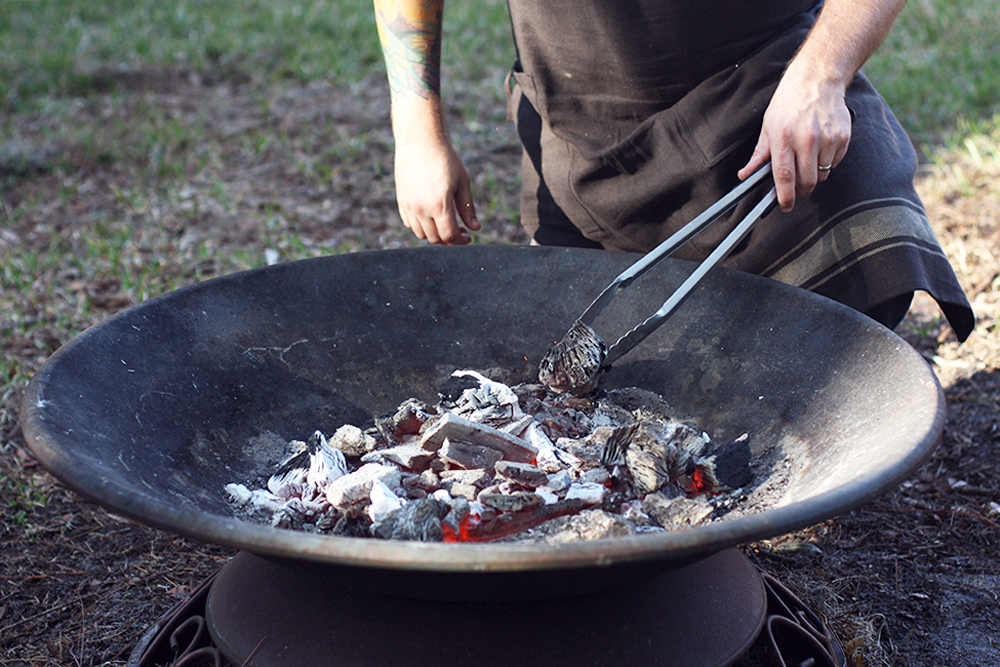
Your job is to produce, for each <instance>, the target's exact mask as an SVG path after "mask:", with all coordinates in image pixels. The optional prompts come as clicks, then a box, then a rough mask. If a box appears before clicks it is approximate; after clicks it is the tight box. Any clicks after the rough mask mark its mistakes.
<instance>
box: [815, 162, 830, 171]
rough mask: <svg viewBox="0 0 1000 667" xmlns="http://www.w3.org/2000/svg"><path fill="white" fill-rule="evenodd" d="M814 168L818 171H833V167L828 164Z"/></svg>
mask: <svg viewBox="0 0 1000 667" xmlns="http://www.w3.org/2000/svg"><path fill="white" fill-rule="evenodd" d="M816 168H817V169H819V170H820V171H830V170H831V169H833V165H832V164H828V165H822V164H821V165H819V166H818V167H816Z"/></svg>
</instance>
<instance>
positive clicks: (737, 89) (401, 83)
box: [375, 0, 974, 340]
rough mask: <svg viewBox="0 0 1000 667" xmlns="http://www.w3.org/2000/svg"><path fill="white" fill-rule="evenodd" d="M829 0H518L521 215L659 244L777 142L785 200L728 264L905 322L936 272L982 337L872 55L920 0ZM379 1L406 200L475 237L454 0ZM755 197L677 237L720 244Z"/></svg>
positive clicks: (546, 230)
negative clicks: (452, 75)
mask: <svg viewBox="0 0 1000 667" xmlns="http://www.w3.org/2000/svg"><path fill="white" fill-rule="evenodd" d="M814 2H815V0H742V1H741V2H731V1H729V0H700V1H699V2H698V3H691V2H685V1H683V0H627V1H625V0H622V1H619V2H610V1H609V0H546V1H545V2H531V1H530V0H510V1H509V3H508V4H509V6H510V12H511V19H512V25H513V32H514V39H515V46H516V47H517V61H516V62H515V64H514V68H513V70H512V78H513V86H512V87H508V92H509V94H510V106H511V112H512V114H513V115H514V117H515V121H516V125H517V130H518V135H519V137H520V139H521V141H522V144H523V147H524V153H523V160H522V164H523V174H524V175H523V188H522V202H521V218H522V220H521V222H522V224H523V225H524V226H525V228H526V229H527V230H528V232H529V233H530V234H531V236H532V240H533V242H534V243H537V244H543V245H572V246H581V247H593V248H606V249H617V250H628V251H634V252H646V251H648V250H650V249H651V248H653V247H655V246H656V245H657V244H658V243H659V242H660V241H662V240H663V239H665V238H667V236H669V235H670V234H671V233H673V232H674V231H676V230H677V229H678V228H679V227H680V226H681V225H683V224H684V223H685V222H687V221H689V220H690V219H691V218H693V217H694V216H695V215H696V214H697V213H699V212H700V211H701V210H703V209H704V208H706V207H707V206H708V205H709V204H711V203H712V202H714V201H715V200H716V199H718V198H719V197H720V196H721V195H722V194H724V193H725V192H727V191H728V190H729V189H731V188H732V187H733V186H734V185H735V184H736V183H737V182H738V180H739V179H743V178H746V177H747V176H748V175H749V174H751V173H752V172H753V171H754V170H755V169H757V168H759V167H760V166H761V165H763V164H765V163H766V162H767V161H770V162H771V165H772V168H773V180H774V187H775V188H776V190H777V194H778V201H779V207H780V210H779V211H776V212H774V213H772V214H770V215H768V216H766V217H765V218H764V219H762V220H761V221H760V222H759V223H758V224H757V225H756V226H755V228H754V230H753V232H752V233H751V235H750V236H749V237H748V238H747V239H745V240H744V241H743V243H741V245H740V246H738V247H737V248H736V250H735V251H734V252H733V253H732V254H731V255H730V256H729V257H728V258H727V260H726V262H725V264H726V265H728V266H730V267H732V268H736V269H740V270H744V271H749V272H752V273H756V274H758V275H764V276H768V277H771V278H775V279H778V280H782V281H784V282H788V283H790V284H794V285H798V286H801V287H804V288H807V289H811V290H814V291H816V292H819V293H821V294H824V295H826V296H829V297H831V298H834V299H837V300H839V301H841V302H843V303H846V304H848V305H850V306H852V307H854V308H856V309H857V310H860V311H861V312H865V313H867V314H869V315H870V316H872V317H873V318H875V319H876V320H878V321H880V322H882V323H883V324H885V325H887V326H889V327H894V326H895V325H896V324H898V323H899V321H900V320H901V319H902V318H903V316H904V315H905V313H906V311H907V309H908V308H909V305H910V300H911V299H912V295H913V292H914V290H917V289H921V290H925V291H927V292H929V293H930V294H932V295H933V296H934V297H935V298H936V299H937V301H938V303H939V304H940V305H941V307H942V310H943V311H944V313H945V315H946V316H947V317H948V320H949V322H950V323H951V325H952V327H953V328H954V329H955V331H956V334H957V335H958V337H959V339H961V340H964V339H965V338H966V337H967V336H968V334H969V333H970V332H971V330H972V327H973V326H974V317H973V314H972V311H971V308H970V307H969V304H968V301H967V300H966V298H965V295H964V294H963V293H962V290H961V288H960V287H959V285H958V282H957V280H956V278H955V276H954V273H953V271H952V270H951V267H950V266H949V265H948V263H947V260H946V259H945V256H944V253H943V252H942V251H941V248H940V246H939V244H938V242H937V240H936V239H935V238H934V235H933V232H932V231H931V229H930V226H929V224H928V223H927V220H926V215H925V214H924V211H923V207H922V204H921V203H920V201H919V199H918V197H917V195H916V193H915V191H914V190H913V186H912V182H913V175H914V173H915V169H916V156H915V153H914V151H913V149H912V146H911V145H910V143H909V140H908V139H907V138H906V135H905V133H904V132H903V130H902V128H901V127H899V124H898V122H897V121H896V119H895V118H894V117H893V116H892V113H891V111H889V109H888V107H887V106H886V105H885V103H884V101H883V100H882V98H881V97H879V96H878V94H877V93H876V92H875V90H874V89H873V88H872V87H871V85H870V84H869V82H868V81H867V79H865V78H864V77H863V76H862V75H860V74H859V71H860V68H861V66H862V64H863V63H864V62H865V61H866V60H867V59H868V58H869V57H870V56H871V54H872V53H873V52H874V50H875V49H876V48H877V46H878V45H879V44H880V43H881V41H882V40H883V39H884V37H885V35H886V34H887V32H888V30H889V28H890V27H891V25H892V23H893V22H894V20H895V18H896V16H897V15H898V14H899V12H900V11H901V9H902V7H903V5H904V4H905V0H827V1H826V3H825V5H823V6H822V7H820V6H819V5H814ZM375 9H376V20H377V25H378V28H379V36H380V39H381V42H382V45H383V51H384V53H385V56H386V63H387V70H388V75H389V80H390V86H391V90H392V124H393V133H394V135H395V138H396V163H395V170H396V172H395V173H396V190H397V200H398V204H399V211H400V215H401V217H402V219H403V222H404V224H406V225H407V226H408V227H409V228H410V229H411V230H412V231H413V233H414V234H415V235H416V236H417V237H418V238H421V239H427V240H428V241H431V242H433V243H443V244H464V243H468V242H469V241H470V240H471V237H470V235H469V231H473V232H474V231H477V230H478V229H480V223H479V221H478V220H477V218H476V213H475V204H474V203H473V200H472V192H471V187H470V179H469V176H468V173H467V172H466V170H465V167H464V166H463V164H462V161H461V159H460V158H459V156H458V155H457V154H456V152H455V150H454V148H453V147H452V145H451V143H450V141H449V139H448V135H447V131H446V129H445V127H444V122H443V113H442V108H441V98H440V75H439V72H440V46H441V12H442V1H441V0H375ZM849 148H850V150H849ZM817 185H821V186H822V187H818V188H817ZM751 199H752V198H748V200H746V201H745V202H744V203H742V204H741V205H740V206H738V207H737V208H736V210H734V212H733V213H732V214H731V216H730V217H729V218H728V219H727V220H722V221H720V222H719V223H716V225H713V227H712V228H710V229H709V230H706V231H705V232H703V233H702V234H701V235H699V236H698V237H696V238H695V239H694V240H693V241H691V242H689V243H688V244H687V245H686V246H685V247H684V248H682V249H681V250H680V251H679V252H678V253H676V254H675V256H677V257H683V258H688V259H701V258H703V257H704V256H705V255H706V254H707V253H708V252H710V250H711V248H712V247H714V245H715V244H716V243H717V242H718V240H719V239H721V238H722V237H723V236H724V235H725V234H726V233H727V232H728V231H729V230H730V229H732V227H733V225H735V223H736V222H737V221H739V220H740V219H742V217H743V216H744V215H745V214H746V212H747V211H748V210H749V208H750V207H752V205H753V204H754V203H755V202H754V201H752V200H751Z"/></svg>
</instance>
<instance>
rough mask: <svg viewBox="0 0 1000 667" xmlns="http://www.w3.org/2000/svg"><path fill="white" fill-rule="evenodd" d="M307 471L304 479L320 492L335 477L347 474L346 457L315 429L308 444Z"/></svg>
mask: <svg viewBox="0 0 1000 667" xmlns="http://www.w3.org/2000/svg"><path fill="white" fill-rule="evenodd" d="M309 451H310V454H309V472H308V473H307V475H306V481H307V482H308V483H309V486H311V487H313V488H314V489H316V490H317V491H319V492H320V493H325V491H326V488H327V487H328V486H329V485H330V484H331V483H332V482H333V481H334V480H336V479H337V478H339V477H343V476H344V475H346V474H347V471H348V468H347V459H345V458H344V453H343V452H342V451H340V450H339V449H334V448H333V447H331V446H330V444H329V442H328V441H327V439H326V438H325V437H324V436H323V434H322V433H320V432H319V431H316V433H314V434H313V438H312V439H311V442H310V445H309Z"/></svg>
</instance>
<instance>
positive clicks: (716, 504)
mask: <svg viewBox="0 0 1000 667" xmlns="http://www.w3.org/2000/svg"><path fill="white" fill-rule="evenodd" d="M439 398H440V401H439V403H438V404H437V405H436V406H430V405H427V404H425V403H423V402H421V401H419V400H417V399H408V400H407V401H404V402H403V404H401V405H400V407H399V408H398V409H397V410H396V412H395V413H394V414H392V415H389V416H386V417H381V418H378V419H376V420H374V424H371V425H368V426H360V425H352V424H345V425H342V426H340V427H339V428H337V429H336V430H335V431H334V433H332V434H331V435H330V436H329V437H327V436H325V435H324V434H323V433H321V432H319V431H317V432H315V433H314V434H313V435H312V436H310V438H309V439H308V441H307V442H301V441H291V442H289V443H286V444H285V451H284V453H283V457H282V459H281V463H280V464H278V465H276V467H275V469H274V473H273V474H272V475H271V476H270V477H269V478H268V479H266V480H261V482H260V483H257V484H254V483H250V484H249V485H248V484H247V483H234V484H229V485H227V486H226V491H227V493H228V494H229V496H230V498H231V499H232V502H233V504H234V505H235V506H236V507H238V508H239V511H240V512H241V513H242V514H243V515H245V516H248V517H253V518H254V519H255V520H262V521H266V522H269V523H271V524H272V525H275V526H279V527H286V528H295V529H301V530H307V531H312V532H320V533H330V534H337V535H348V536H361V535H368V536H374V537H378V538H384V539H405V540H422V541H440V540H447V541H466V540H468V541H485V540H494V539H503V540H505V541H520V540H525V541H539V540H542V541H550V542H558V541H565V540H569V539H598V538H603V537H609V536H617V535H622V534H635V533H642V532H649V531H662V530H675V529H682V528H687V527H690V526H694V525H699V524H701V523H705V522H708V521H714V520H718V519H719V518H721V517H723V516H726V515H727V514H728V515H739V514H740V513H748V512H751V511H755V508H757V507H758V506H759V503H756V502H748V501H750V497H751V496H752V495H753V493H754V491H753V489H752V488H751V487H754V486H756V487H762V486H767V487H774V486H775V485H778V486H780V484H781V482H780V480H779V481H775V480H774V479H770V480H768V481H767V482H766V483H763V482H757V481H756V479H755V474H754V471H753V465H752V462H751V460H750V454H749V452H750V450H749V443H748V442H747V438H746V436H743V437H742V438H738V439H736V440H734V441H732V442H730V443H726V444H725V445H720V444H718V443H714V442H713V441H712V440H711V438H710V437H709V436H708V434H706V433H704V432H703V431H702V430H700V429H697V428H694V427H692V426H690V425H688V424H686V423H684V422H682V421H680V420H678V419H677V418H676V417H675V416H673V414H672V413H673V411H672V410H671V409H670V407H669V405H668V404H667V403H666V401H664V400H663V399H662V398H661V397H659V396H657V395H656V394H653V393H651V392H648V391H645V390H641V389H628V390H616V391H612V392H607V393H604V394H601V395H598V396H589V397H573V396H565V395H559V394H557V393H555V392H553V391H551V390H549V389H548V388H547V387H545V386H543V385H518V386H516V387H508V386H507V385H504V384H502V383H499V382H496V381H494V380H490V379H489V378H486V377H485V376H483V375H482V374H480V373H477V372H475V371H456V372H455V373H454V374H453V375H452V376H451V378H449V380H448V381H447V382H445V384H444V385H443V386H442V388H441V390H440V396H439ZM772 477H773V476H772ZM255 486H259V487H261V488H255ZM772 491H773V488H772ZM588 521H589V522H591V524H592V525H590V526H587V525H586V523H587V522H588Z"/></svg>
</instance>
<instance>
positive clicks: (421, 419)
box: [390, 398, 438, 439]
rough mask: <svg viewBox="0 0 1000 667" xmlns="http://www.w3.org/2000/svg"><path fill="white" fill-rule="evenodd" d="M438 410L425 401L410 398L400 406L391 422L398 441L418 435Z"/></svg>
mask: <svg viewBox="0 0 1000 667" xmlns="http://www.w3.org/2000/svg"><path fill="white" fill-rule="evenodd" d="M437 414H438V413H437V410H435V409H434V408H432V407H431V406H429V405H427V404H426V403H424V402H423V401H420V400H417V399H415V398H410V399H407V400H405V401H403V403H402V404H401V405H400V406H399V409H397V410H396V414H394V415H393V416H392V417H391V418H390V421H391V423H392V426H393V429H394V435H395V436H396V438H397V439H399V438H403V437H404V436H407V435H417V434H418V433H420V429H421V428H422V427H423V425H424V424H425V423H427V421H428V420H430V419H431V418H433V417H435V416H436V415H437Z"/></svg>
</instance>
